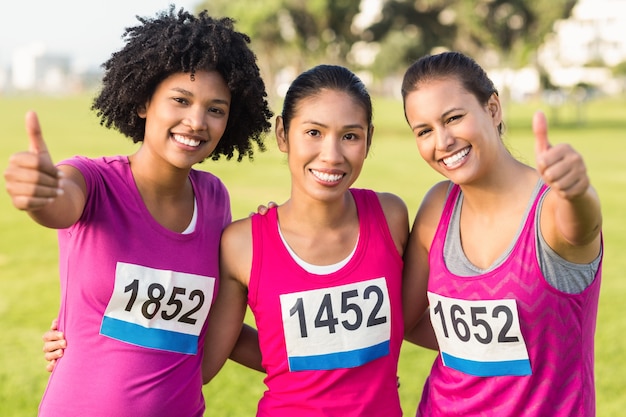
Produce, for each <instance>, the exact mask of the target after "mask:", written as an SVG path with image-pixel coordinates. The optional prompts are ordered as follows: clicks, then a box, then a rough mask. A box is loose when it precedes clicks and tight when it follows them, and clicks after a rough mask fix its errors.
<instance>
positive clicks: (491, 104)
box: [487, 93, 502, 126]
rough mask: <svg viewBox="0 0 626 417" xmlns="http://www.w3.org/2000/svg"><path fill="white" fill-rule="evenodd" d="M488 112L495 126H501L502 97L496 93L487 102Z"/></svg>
mask: <svg viewBox="0 0 626 417" xmlns="http://www.w3.org/2000/svg"><path fill="white" fill-rule="evenodd" d="M487 111H488V112H489V114H490V115H491V118H492V120H493V125H494V126H499V125H500V123H502V106H501V104H500V97H498V95H497V94H496V93H493V94H492V95H491V97H489V100H488V101H487Z"/></svg>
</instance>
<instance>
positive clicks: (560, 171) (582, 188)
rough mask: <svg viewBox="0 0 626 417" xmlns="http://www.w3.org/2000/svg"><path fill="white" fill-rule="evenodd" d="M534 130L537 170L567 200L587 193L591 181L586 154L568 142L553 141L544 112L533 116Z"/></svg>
mask: <svg viewBox="0 0 626 417" xmlns="http://www.w3.org/2000/svg"><path fill="white" fill-rule="evenodd" d="M533 133H534V134H535V158H536V161H537V171H538V172H539V174H540V175H541V177H542V178H543V181H544V182H545V183H546V184H547V185H549V186H550V188H552V190H553V191H555V192H556V193H557V194H558V195H559V196H560V197H562V198H565V199H567V200H572V199H574V198H576V197H579V196H581V195H583V194H584V193H585V192H586V191H587V189H588V188H589V186H590V181H589V177H588V176H587V168H586V167H585V163H584V161H583V158H582V156H581V155H580V154H579V153H578V152H576V150H574V148H572V147H571V146H570V145H568V144H565V143H560V144H557V145H554V146H552V145H551V144H550V142H549V141H548V123H547V121H546V117H545V115H544V114H543V113H542V112H537V113H535V115H534V117H533Z"/></svg>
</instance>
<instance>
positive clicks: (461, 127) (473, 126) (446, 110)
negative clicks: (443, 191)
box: [406, 78, 521, 184]
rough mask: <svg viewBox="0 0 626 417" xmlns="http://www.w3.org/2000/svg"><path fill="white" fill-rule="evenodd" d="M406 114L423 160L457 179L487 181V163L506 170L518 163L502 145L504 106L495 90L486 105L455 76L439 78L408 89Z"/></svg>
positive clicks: (458, 180) (462, 180)
mask: <svg viewBox="0 0 626 417" xmlns="http://www.w3.org/2000/svg"><path fill="white" fill-rule="evenodd" d="M406 117H407V121H408V122H409V126H410V128H411V130H412V131H413V134H414V135H415V139H416V143H417V148H418V150H419V152H420V155H421V156H422V158H423V159H424V160H425V161H426V162H427V163H428V164H429V165H430V166H431V167H432V168H433V169H435V170H436V171H437V172H439V173H441V174H442V175H444V176H445V177H447V178H449V179H450V180H452V181H453V182H456V183H458V184H467V183H471V182H472V181H476V180H477V179H483V180H484V178H485V176H484V174H485V169H486V167H489V168H490V169H498V167H502V168H503V169H504V167H505V166H507V165H508V164H510V163H512V162H514V159H513V157H512V156H511V155H510V154H509V153H508V151H507V150H506V148H505V147H504V145H502V144H501V139H500V135H499V133H498V125H499V124H500V123H501V122H502V109H501V106H500V100H499V98H498V96H497V95H495V94H494V95H492V96H491V98H490V99H489V101H488V102H487V104H486V105H482V104H481V103H479V102H478V100H477V99H476V97H475V96H474V95H472V94H471V93H469V92H467V91H465V89H464V88H463V87H462V85H461V83H460V82H459V81H458V80H456V79H455V78H449V79H441V80H434V81H432V82H428V83H427V84H425V85H421V86H419V87H418V89H417V90H416V91H413V92H411V93H409V95H408V96H407V98H406ZM519 165H520V166H519V168H521V164H519ZM508 169H510V168H508Z"/></svg>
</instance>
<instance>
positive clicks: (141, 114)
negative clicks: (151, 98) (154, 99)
mask: <svg viewBox="0 0 626 417" xmlns="http://www.w3.org/2000/svg"><path fill="white" fill-rule="evenodd" d="M146 107H147V104H144V105H141V106H139V107H137V115H138V116H139V117H140V118H142V119H145V118H146V116H147V114H148V110H147V109H146Z"/></svg>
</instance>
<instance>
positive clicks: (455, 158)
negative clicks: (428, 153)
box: [443, 148, 470, 166]
mask: <svg viewBox="0 0 626 417" xmlns="http://www.w3.org/2000/svg"><path fill="white" fill-rule="evenodd" d="M469 151H470V148H464V149H462V150H461V151H460V152H457V153H455V154H454V155H452V156H449V157H447V158H443V163H444V164H446V166H450V165H454V164H455V163H457V162H459V161H460V160H461V159H463V158H465V155H467V154H468V153H469Z"/></svg>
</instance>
